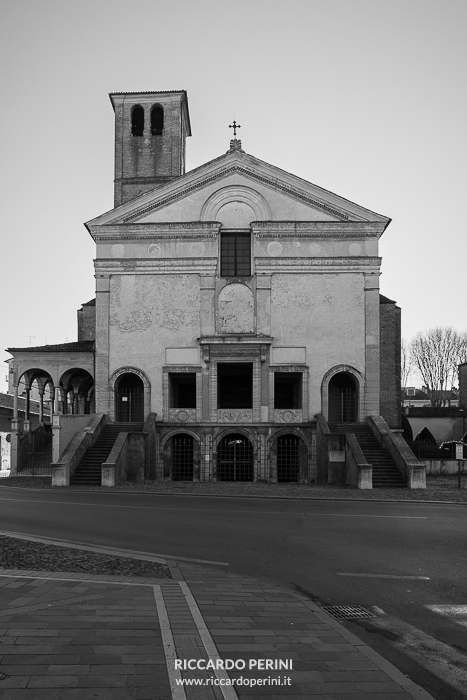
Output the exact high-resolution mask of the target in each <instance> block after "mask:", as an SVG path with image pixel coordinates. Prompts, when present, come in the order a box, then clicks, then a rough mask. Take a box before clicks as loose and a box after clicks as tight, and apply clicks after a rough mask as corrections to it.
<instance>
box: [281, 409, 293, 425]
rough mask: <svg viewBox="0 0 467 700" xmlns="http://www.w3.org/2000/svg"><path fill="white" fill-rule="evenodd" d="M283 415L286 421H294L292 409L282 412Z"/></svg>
mask: <svg viewBox="0 0 467 700" xmlns="http://www.w3.org/2000/svg"><path fill="white" fill-rule="evenodd" d="M282 417H283V419H284V421H285V422H286V423H291V422H292V421H293V413H292V411H286V412H285V413H283V414H282Z"/></svg>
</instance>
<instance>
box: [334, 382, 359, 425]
mask: <svg viewBox="0 0 467 700" xmlns="http://www.w3.org/2000/svg"><path fill="white" fill-rule="evenodd" d="M328 392H329V413H328V421H329V423H356V422H357V421H358V384H357V380H356V378H355V377H354V376H353V375H352V374H350V372H338V373H337V374H335V375H334V376H333V377H331V379H330V380H329V389H328Z"/></svg>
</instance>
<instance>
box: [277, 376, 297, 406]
mask: <svg viewBox="0 0 467 700" xmlns="http://www.w3.org/2000/svg"><path fill="white" fill-rule="evenodd" d="M301 407H302V374H301V372H274V408H301Z"/></svg>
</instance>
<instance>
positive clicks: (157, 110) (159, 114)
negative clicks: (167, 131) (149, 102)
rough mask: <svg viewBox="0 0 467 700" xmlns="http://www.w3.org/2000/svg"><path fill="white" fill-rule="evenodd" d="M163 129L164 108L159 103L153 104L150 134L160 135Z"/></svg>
mask: <svg viewBox="0 0 467 700" xmlns="http://www.w3.org/2000/svg"><path fill="white" fill-rule="evenodd" d="M163 131H164V110H163V109H162V107H160V106H159V105H155V106H154V107H153V108H152V110H151V134H152V135H153V136H161V134H162V132H163Z"/></svg>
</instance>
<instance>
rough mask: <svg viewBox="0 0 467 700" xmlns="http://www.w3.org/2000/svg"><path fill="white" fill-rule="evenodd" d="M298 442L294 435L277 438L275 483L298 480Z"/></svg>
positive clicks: (298, 439)
mask: <svg viewBox="0 0 467 700" xmlns="http://www.w3.org/2000/svg"><path fill="white" fill-rule="evenodd" d="M300 442H301V440H300V438H299V437H297V436H296V435H281V436H280V437H279V438H277V481H279V482H280V481H298V480H299V477H300Z"/></svg>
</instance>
